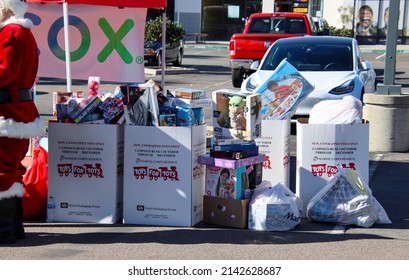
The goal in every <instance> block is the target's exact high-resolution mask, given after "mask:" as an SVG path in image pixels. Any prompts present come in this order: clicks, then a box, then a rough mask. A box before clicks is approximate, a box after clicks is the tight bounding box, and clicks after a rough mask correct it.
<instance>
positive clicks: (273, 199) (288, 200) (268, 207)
mask: <svg viewBox="0 0 409 280" xmlns="http://www.w3.org/2000/svg"><path fill="white" fill-rule="evenodd" d="M301 214H302V201H301V199H300V198H299V197H297V196H296V195H295V194H294V193H292V192H291V190H290V189H289V188H287V187H286V186H285V185H283V184H281V183H278V184H277V185H275V186H271V183H270V182H267V181H263V182H262V183H261V184H260V185H259V186H258V187H257V188H256V189H255V191H254V194H253V197H252V199H251V201H250V205H249V218H248V219H249V221H248V228H249V229H254V230H264V231H286V230H291V229H293V228H294V227H296V226H297V225H298V224H299V223H300V222H301Z"/></svg>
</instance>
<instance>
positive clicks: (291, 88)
mask: <svg viewBox="0 0 409 280" xmlns="http://www.w3.org/2000/svg"><path fill="white" fill-rule="evenodd" d="M313 90H314V86H313V85H311V84H310V83H309V82H308V81H307V80H306V79H305V78H304V77H303V76H302V75H301V74H300V73H299V72H298V70H297V69H296V68H294V66H292V65H291V64H290V63H289V62H287V60H286V59H284V60H283V61H282V62H281V63H280V64H279V65H278V66H277V68H276V70H275V71H274V73H273V74H272V75H271V76H270V77H269V78H268V79H267V80H266V81H265V82H264V83H263V84H262V85H260V86H258V87H257V88H256V89H255V90H254V92H255V93H258V94H260V95H261V100H262V109H261V117H262V119H268V120H284V119H288V118H291V117H292V116H293V115H294V113H295V111H296V109H297V107H298V105H300V103H301V102H302V101H303V100H304V99H305V98H306V97H307V96H308V95H309V94H310V93H311V92H312V91H313Z"/></svg>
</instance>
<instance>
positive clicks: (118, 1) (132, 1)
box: [26, 0, 166, 9]
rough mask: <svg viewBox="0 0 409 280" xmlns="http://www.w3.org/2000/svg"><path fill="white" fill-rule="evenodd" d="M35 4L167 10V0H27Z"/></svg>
mask: <svg viewBox="0 0 409 280" xmlns="http://www.w3.org/2000/svg"><path fill="white" fill-rule="evenodd" d="M26 2H33V3H48V2H50V3H51V2H55V3H68V4H87V5H98V6H115V7H128V8H154V9H162V8H166V0H26Z"/></svg>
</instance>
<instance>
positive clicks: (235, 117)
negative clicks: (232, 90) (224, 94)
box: [229, 95, 246, 130]
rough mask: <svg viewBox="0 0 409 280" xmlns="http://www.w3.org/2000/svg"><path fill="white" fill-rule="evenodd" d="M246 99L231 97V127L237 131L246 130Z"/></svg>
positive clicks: (236, 96)
mask: <svg viewBox="0 0 409 280" xmlns="http://www.w3.org/2000/svg"><path fill="white" fill-rule="evenodd" d="M245 105H246V99H245V98H244V97H242V96H238V95H234V96H231V97H229V117H230V126H231V128H233V129H236V130H246V118H245V116H244V106H245Z"/></svg>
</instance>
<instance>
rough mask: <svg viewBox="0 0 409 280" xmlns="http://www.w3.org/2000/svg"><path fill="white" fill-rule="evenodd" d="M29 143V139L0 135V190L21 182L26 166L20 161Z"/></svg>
mask: <svg viewBox="0 0 409 280" xmlns="http://www.w3.org/2000/svg"><path fill="white" fill-rule="evenodd" d="M29 143H30V140H29V139H15V138H7V137H0V192H1V191H6V190H8V189H9V188H10V187H11V186H12V185H13V184H14V183H21V184H22V183H23V175H24V174H25V173H26V168H25V167H24V166H23V164H22V163H21V161H22V160H23V159H24V158H25V156H26V154H27V151H28V145H29ZM0 197H1V194H0ZM0 199H1V198H0Z"/></svg>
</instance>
